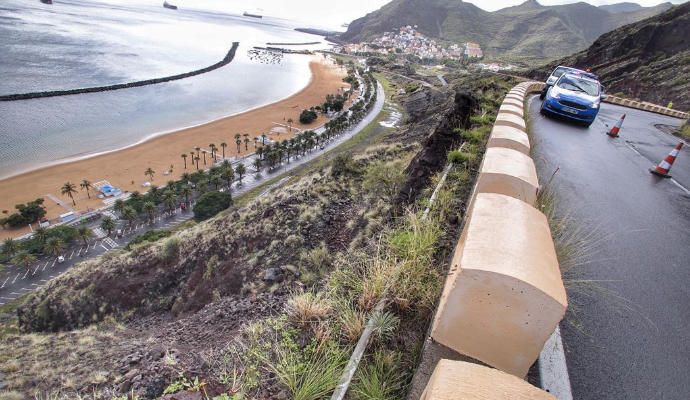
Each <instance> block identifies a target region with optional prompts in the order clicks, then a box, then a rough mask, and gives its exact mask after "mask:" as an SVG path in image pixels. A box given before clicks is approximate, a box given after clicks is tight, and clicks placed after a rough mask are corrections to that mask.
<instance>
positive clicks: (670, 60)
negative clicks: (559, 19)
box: [530, 3, 690, 110]
mask: <svg viewBox="0 0 690 400" xmlns="http://www.w3.org/2000/svg"><path fill="white" fill-rule="evenodd" d="M689 38H690V3H685V4H682V5H679V6H675V7H673V8H672V9H670V10H668V11H666V12H664V13H662V14H659V15H657V16H655V17H651V18H649V19H646V20H643V21H639V22H637V23H634V24H630V25H626V26H624V27H621V28H619V29H616V30H614V31H611V32H609V33H606V34H604V35H602V36H601V37H599V38H598V39H597V40H596V41H595V42H594V44H592V46H591V47H590V48H588V49H587V50H584V51H582V52H580V53H577V54H574V55H572V56H570V57H566V58H563V59H561V60H558V61H554V62H552V63H549V64H548V65H545V66H543V67H540V68H537V69H535V70H533V71H531V72H530V76H531V77H532V78H535V79H540V80H541V79H544V77H545V76H546V75H547V74H548V73H549V72H550V71H551V70H552V69H553V68H554V67H555V66H556V65H570V66H574V67H579V68H591V69H592V71H593V72H595V73H596V74H598V75H599V77H600V79H601V82H602V83H603V84H604V86H606V88H607V92H608V93H611V94H616V93H622V94H623V95H625V96H627V97H631V98H638V99H640V100H643V101H648V102H652V103H656V104H661V105H666V104H667V103H668V102H669V101H672V102H673V104H674V107H675V108H678V109H683V110H688V109H690V96H688V93H690V39H689Z"/></svg>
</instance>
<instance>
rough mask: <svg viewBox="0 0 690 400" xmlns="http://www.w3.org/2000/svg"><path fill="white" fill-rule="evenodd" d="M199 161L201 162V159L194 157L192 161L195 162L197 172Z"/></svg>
mask: <svg viewBox="0 0 690 400" xmlns="http://www.w3.org/2000/svg"><path fill="white" fill-rule="evenodd" d="M199 160H201V158H199V156H196V157H194V161H196V169H197V170H199Z"/></svg>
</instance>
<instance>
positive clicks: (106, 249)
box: [101, 243, 110, 251]
mask: <svg viewBox="0 0 690 400" xmlns="http://www.w3.org/2000/svg"><path fill="white" fill-rule="evenodd" d="M101 247H103V248H104V249H105V251H108V250H110V249H109V248H107V247H105V246H103V243H101Z"/></svg>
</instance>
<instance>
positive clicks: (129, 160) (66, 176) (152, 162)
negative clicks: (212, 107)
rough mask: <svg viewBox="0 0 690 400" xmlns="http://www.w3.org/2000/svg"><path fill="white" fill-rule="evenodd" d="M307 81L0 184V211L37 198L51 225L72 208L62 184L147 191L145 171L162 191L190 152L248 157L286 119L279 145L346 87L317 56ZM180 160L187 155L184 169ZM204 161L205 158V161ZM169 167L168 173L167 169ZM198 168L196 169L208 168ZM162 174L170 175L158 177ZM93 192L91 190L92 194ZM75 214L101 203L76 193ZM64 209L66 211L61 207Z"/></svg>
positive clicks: (192, 168)
mask: <svg viewBox="0 0 690 400" xmlns="http://www.w3.org/2000/svg"><path fill="white" fill-rule="evenodd" d="M309 68H310V72H311V78H310V81H309V83H308V84H307V85H306V86H305V87H304V88H302V89H301V90H299V91H298V92H297V93H294V94H292V95H290V96H288V97H286V98H283V99H280V100H276V101H274V102H272V103H268V104H265V105H261V106H257V107H254V108H252V109H248V110H244V111H242V112H238V113H235V114H231V115H229V116H226V117H222V118H218V119H215V120H213V121H209V122H205V123H202V124H198V125H195V126H192V127H185V128H179V129H175V130H172V131H169V132H158V133H155V134H152V135H149V136H148V137H147V138H145V139H143V140H142V141H140V142H138V143H136V144H132V145H128V146H126V147H124V148H119V149H116V150H109V151H107V152H100V153H98V154H89V155H85V156H81V157H77V158H79V159H78V160H59V161H57V162H56V163H51V165H48V166H43V167H39V168H36V169H33V170H31V171H29V172H24V173H18V174H16V175H13V176H10V177H7V178H2V179H0V192H1V193H3V196H2V198H0V210H7V211H8V212H10V213H11V212H13V211H14V205H15V204H19V203H25V202H27V201H31V200H34V199H36V198H39V197H43V198H45V199H46V204H45V205H46V206H47V207H46V208H47V209H48V215H47V218H49V219H53V218H55V217H57V216H58V215H59V214H60V213H64V212H67V208H69V207H72V202H71V201H70V199H69V198H68V197H66V196H62V195H61V194H60V187H61V186H62V184H63V183H64V182H66V181H70V182H72V183H74V184H76V185H78V184H79V183H80V182H81V181H82V179H88V180H89V181H91V182H92V183H95V182H98V181H102V180H107V181H109V182H110V183H111V184H113V185H115V186H116V187H119V188H120V189H122V191H129V192H132V191H135V190H136V191H141V192H144V191H146V190H147V188H145V187H142V184H143V183H144V182H146V181H148V180H149V179H148V178H146V177H145V176H144V174H143V172H144V170H145V169H146V168H149V167H150V168H153V169H154V170H155V171H156V175H155V177H154V179H153V181H152V182H151V183H152V184H154V185H158V186H162V185H164V184H165V183H166V181H168V180H173V179H178V178H179V176H180V175H181V174H182V173H183V172H189V173H191V172H194V171H195V170H196V168H195V165H194V164H193V162H192V161H191V157H190V156H189V153H190V151H192V150H193V149H194V147H201V148H202V149H204V148H205V149H208V147H209V146H208V144H209V143H215V144H216V145H217V146H218V157H219V158H220V157H221V155H222V149H221V148H220V146H219V145H220V143H221V142H225V143H227V145H228V146H227V147H226V149H225V155H226V158H232V157H236V156H244V155H246V154H248V153H251V152H254V147H255V143H256V142H254V141H253V138H254V137H260V135H261V133H268V132H269V131H270V130H271V129H272V128H274V127H275V126H276V125H275V124H285V123H286V121H287V119H289V118H292V119H293V120H294V123H293V125H292V126H293V129H292V131H291V132H289V133H288V132H283V133H277V134H269V135H268V137H269V138H270V139H271V140H285V139H288V138H290V137H292V136H294V134H295V133H296V131H297V130H296V129H294V128H298V129H313V128H314V127H316V126H320V125H321V124H323V123H324V122H325V121H326V118H325V117H324V116H319V118H318V119H317V120H316V121H314V122H312V123H311V124H309V125H306V126H305V125H302V124H300V123H299V122H298V121H299V113H300V112H301V111H302V110H303V109H304V108H309V107H311V106H315V105H317V104H320V103H322V102H323V101H324V99H325V97H326V95H328V94H335V93H337V91H338V90H339V89H340V88H342V87H347V86H349V85H348V84H346V83H345V82H343V81H342V78H343V77H344V76H345V74H346V72H345V71H344V70H343V69H342V68H341V67H339V66H337V65H336V64H335V63H333V62H332V60H330V59H327V60H324V58H323V57H321V56H314V57H313V58H312V60H311V61H310V63H309ZM236 133H240V134H242V135H244V134H247V135H248V136H247V138H248V139H250V142H249V143H247V144H245V143H244V136H243V138H242V139H243V141H242V143H241V145H240V148H239V150H240V151H239V152H238V151H237V150H238V149H237V145H236V143H235V138H234V135H235V134H236ZM181 154H187V155H188V157H187V162H186V163H187V168H186V169H185V168H184V161H183V159H182V157H181V156H180V155H181ZM207 159H209V160H210V157H207ZM170 167H172V169H171V168H170ZM208 167H209V165H208V164H207V165H204V164H203V162H199V168H200V169H201V168H208ZM165 171H172V173H170V174H167V175H166V174H164V172H165ZM93 192H94V191H93V190H92V194H94V193H93ZM49 195H50V196H51V197H53V198H57V199H59V202H60V203H62V205H59V204H56V203H55V202H54V201H53V200H51V199H50V198H49V197H48V196H49ZM75 199H76V201H77V206H76V207H74V209H75V210H77V211H84V210H87V209H89V208H91V209H94V208H99V207H102V206H103V205H104V204H103V202H102V200H100V199H96V198H95V196H92V199H90V200H89V199H88V198H87V193H86V192H83V191H81V190H79V192H78V193H77V195H76V196H75ZM65 205H66V206H67V207H65ZM20 231H22V230H6V229H3V230H1V231H0V237H8V236H17V235H20V234H22V232H20Z"/></svg>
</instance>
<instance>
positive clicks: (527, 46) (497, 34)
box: [340, 0, 671, 61]
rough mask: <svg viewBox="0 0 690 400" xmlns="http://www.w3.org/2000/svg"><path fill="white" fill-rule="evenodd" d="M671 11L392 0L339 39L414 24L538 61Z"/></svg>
mask: <svg viewBox="0 0 690 400" xmlns="http://www.w3.org/2000/svg"><path fill="white" fill-rule="evenodd" d="M670 7H671V4H670V3H664V4H660V5H658V6H655V7H648V8H645V7H641V6H638V7H637V8H635V7H634V6H631V5H630V3H621V4H618V5H611V6H607V7H595V6H592V5H590V4H587V3H582V2H581V3H575V4H567V5H559V6H542V5H541V4H539V3H538V2H537V1H535V0H529V1H526V2H525V3H522V4H520V5H518V6H514V7H508V8H504V9H501V10H498V11H496V12H487V11H484V10H482V9H481V8H479V7H477V6H475V5H474V4H471V3H465V2H462V1H460V0H394V1H392V2H390V3H388V4H387V5H385V6H384V7H382V8H381V9H379V10H377V11H374V12H372V13H369V14H367V15H366V16H364V17H362V18H359V19H357V20H355V21H353V22H352V23H351V24H350V26H349V27H348V30H347V32H345V33H344V34H342V35H341V36H340V39H341V40H344V41H349V42H359V41H364V40H368V39H371V38H373V37H375V36H378V35H380V34H381V33H383V32H386V31H391V30H394V29H397V28H399V27H401V26H405V25H417V26H418V30H419V31H421V32H422V33H424V34H426V35H428V36H431V37H434V38H439V39H444V40H450V41H455V42H464V41H474V42H478V43H479V44H480V45H481V46H482V47H483V48H484V50H485V54H486V55H487V56H489V57H492V58H496V57H500V58H504V59H514V60H527V61H530V60H536V59H541V60H542V61H543V60H544V59H547V60H551V59H555V58H558V57H563V56H565V55H568V54H572V53H573V52H575V51H579V50H582V49H585V48H587V46H589V45H590V44H591V43H592V42H593V41H594V40H595V39H596V38H597V37H599V36H600V35H601V34H603V33H605V32H608V31H610V30H612V29H615V28H617V27H620V26H623V25H625V24H628V23H632V22H636V21H639V20H641V19H644V18H647V17H649V16H652V15H656V14H658V13H659V12H662V11H665V10H667V9H669V8H670Z"/></svg>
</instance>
